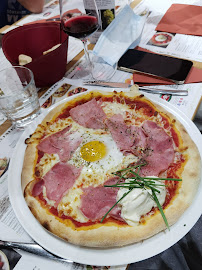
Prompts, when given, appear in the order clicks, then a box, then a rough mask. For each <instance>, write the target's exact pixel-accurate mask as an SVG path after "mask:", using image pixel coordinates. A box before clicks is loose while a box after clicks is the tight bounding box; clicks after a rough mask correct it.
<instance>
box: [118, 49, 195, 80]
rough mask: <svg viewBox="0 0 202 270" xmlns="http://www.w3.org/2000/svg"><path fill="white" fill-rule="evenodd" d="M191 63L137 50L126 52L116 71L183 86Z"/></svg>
mask: <svg viewBox="0 0 202 270" xmlns="http://www.w3.org/2000/svg"><path fill="white" fill-rule="evenodd" d="M192 65H193V63H192V61H189V60H183V59H179V58H174V57H168V56H164V55H159V54H153V53H148V52H143V51H138V50H133V49H130V50H128V51H127V52H126V53H125V54H124V55H123V56H122V57H121V58H120V59H119V61H118V69H120V70H122V71H127V72H132V73H134V72H140V73H144V74H148V75H152V76H156V77H160V78H164V79H168V80H171V81H173V82H175V83H176V84H183V83H184V81H185V79H186V77H187V75H188V73H189V71H190V69H191V67H192Z"/></svg>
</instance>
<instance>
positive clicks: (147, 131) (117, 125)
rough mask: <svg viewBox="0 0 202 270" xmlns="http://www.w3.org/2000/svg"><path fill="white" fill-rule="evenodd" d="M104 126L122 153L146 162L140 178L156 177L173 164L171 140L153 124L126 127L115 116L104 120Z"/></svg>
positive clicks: (121, 119)
mask: <svg viewBox="0 0 202 270" xmlns="http://www.w3.org/2000/svg"><path fill="white" fill-rule="evenodd" d="M106 125H107V127H108V129H109V131H110V133H111V135H112V138H113V139H114V141H115V142H116V144H117V146H118V148H119V149H120V150H121V151H122V152H124V153H125V154H127V153H132V154H134V155H136V156H137V157H138V158H139V159H140V160H141V163H143V162H144V161H146V163H147V165H146V166H144V167H142V169H141V174H142V176H149V175H150V176H152V175H154V176H158V175H159V173H160V172H162V171H165V170H166V169H167V168H168V167H169V165H170V164H171V163H172V162H173V159H174V146H173V140H172V138H171V137H170V136H169V135H168V134H167V133H166V132H165V131H164V129H163V128H161V127H160V126H158V125H157V124H156V123H155V122H152V121H149V120H147V121H145V122H144V123H143V125H142V126H140V127H138V126H127V125H126V123H125V122H124V119H123V116H122V115H120V114H115V115H113V116H112V117H111V118H109V119H106ZM142 160H143V161H142Z"/></svg>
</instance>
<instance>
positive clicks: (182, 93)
mask: <svg viewBox="0 0 202 270" xmlns="http://www.w3.org/2000/svg"><path fill="white" fill-rule="evenodd" d="M83 84H84V85H91V86H103V87H112V88H128V87H131V86H132V85H131V84H128V83H121V82H104V81H84V82H83ZM139 90H141V91H145V92H148V93H152V94H166V95H173V96H187V95H188V91H187V90H173V89H158V88H147V87H139Z"/></svg>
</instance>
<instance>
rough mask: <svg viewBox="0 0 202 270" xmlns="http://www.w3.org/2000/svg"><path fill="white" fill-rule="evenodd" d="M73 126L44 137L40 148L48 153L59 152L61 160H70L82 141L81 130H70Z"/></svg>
mask: <svg viewBox="0 0 202 270" xmlns="http://www.w3.org/2000/svg"><path fill="white" fill-rule="evenodd" d="M70 127H71V126H69V127H67V128H65V129H63V130H62V131H59V132H57V133H55V134H53V135H50V136H48V137H47V138H45V139H43V140H42V141H41V142H40V143H39V145H38V146H37V148H38V150H40V151H42V152H44V153H47V154H58V155H59V157H60V161H63V162H64V161H68V160H69V159H70V158H71V156H72V154H73V153H74V151H75V150H76V149H77V148H78V146H79V145H80V144H81V142H82V137H81V134H80V133H79V132H72V133H70V132H69V129H70Z"/></svg>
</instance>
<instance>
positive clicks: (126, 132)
mask: <svg viewBox="0 0 202 270" xmlns="http://www.w3.org/2000/svg"><path fill="white" fill-rule="evenodd" d="M106 125H107V127H108V129H109V131H110V133H111V135H112V138H113V139H114V141H115V142H116V144H117V146H118V148H119V149H120V150H121V151H123V152H131V153H133V154H137V153H138V151H139V148H145V147H146V136H145V134H144V132H143V130H142V128H141V127H138V126H127V125H126V124H125V122H124V119H123V116H122V115H121V114H115V115H113V116H112V117H111V118H109V119H107V120H106Z"/></svg>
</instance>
